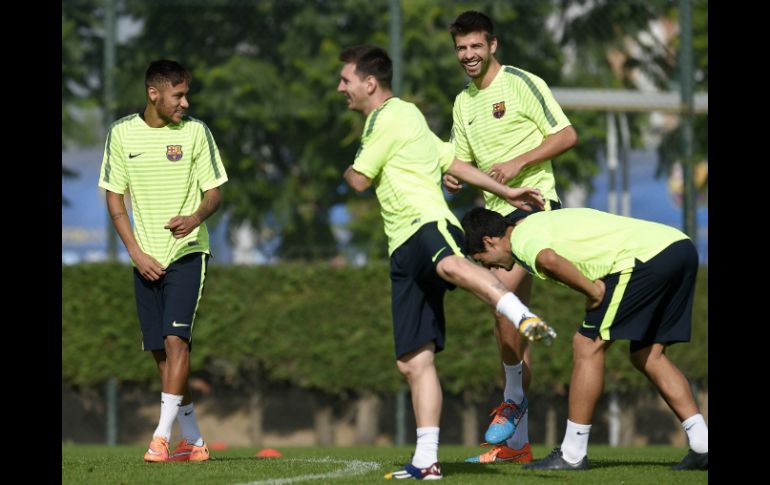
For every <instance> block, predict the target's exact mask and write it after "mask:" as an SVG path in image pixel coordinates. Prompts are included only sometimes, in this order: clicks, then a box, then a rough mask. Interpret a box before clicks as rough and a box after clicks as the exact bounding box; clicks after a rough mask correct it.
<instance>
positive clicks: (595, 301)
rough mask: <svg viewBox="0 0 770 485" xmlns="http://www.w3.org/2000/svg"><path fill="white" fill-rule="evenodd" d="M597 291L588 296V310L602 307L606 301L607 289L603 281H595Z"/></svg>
mask: <svg viewBox="0 0 770 485" xmlns="http://www.w3.org/2000/svg"><path fill="white" fill-rule="evenodd" d="M594 285H595V286H596V291H595V292H594V293H592V294H591V295H588V296H586V310H593V309H595V308H598V307H599V305H601V303H602V300H604V293H605V292H606V291H607V287H606V286H605V285H604V281H602V280H594Z"/></svg>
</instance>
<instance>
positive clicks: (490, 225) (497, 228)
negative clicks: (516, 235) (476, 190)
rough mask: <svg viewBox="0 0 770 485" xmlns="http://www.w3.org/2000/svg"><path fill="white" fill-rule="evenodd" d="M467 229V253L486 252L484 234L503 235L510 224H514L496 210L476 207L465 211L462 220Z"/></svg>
mask: <svg viewBox="0 0 770 485" xmlns="http://www.w3.org/2000/svg"><path fill="white" fill-rule="evenodd" d="M462 224H463V230H464V231H465V254H467V255H469V256H470V255H472V254H476V253H483V252H484V249H485V248H484V236H489V237H503V236H504V235H505V230H506V229H507V228H508V226H510V225H512V224H511V223H509V222H508V221H506V220H505V217H503V216H501V215H500V214H498V213H497V212H495V211H491V210H489V209H485V208H483V207H474V208H473V209H471V210H469V211H468V212H466V213H465V215H464V216H463V220H462Z"/></svg>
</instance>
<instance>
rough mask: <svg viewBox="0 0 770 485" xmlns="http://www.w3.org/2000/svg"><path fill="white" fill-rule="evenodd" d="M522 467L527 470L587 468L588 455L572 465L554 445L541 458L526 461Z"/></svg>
mask: <svg viewBox="0 0 770 485" xmlns="http://www.w3.org/2000/svg"><path fill="white" fill-rule="evenodd" d="M522 468H526V469H527V470H588V455H586V456H584V457H583V459H582V460H580V461H579V462H577V463H576V464H574V465H573V464H572V463H569V462H568V461H567V460H565V459H564V458H563V457H562V456H561V448H560V447H556V448H554V449H553V450H552V451H551V453H549V454H548V456H546V457H545V458H543V459H542V460H537V461H533V462H532V463H527V464H526V465H523V466H522Z"/></svg>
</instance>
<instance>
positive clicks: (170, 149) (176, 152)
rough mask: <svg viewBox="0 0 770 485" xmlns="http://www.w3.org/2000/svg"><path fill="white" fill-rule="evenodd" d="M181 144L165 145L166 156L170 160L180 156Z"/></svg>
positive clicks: (173, 160)
mask: <svg viewBox="0 0 770 485" xmlns="http://www.w3.org/2000/svg"><path fill="white" fill-rule="evenodd" d="M182 155H183V154H182V145H167V146H166V158H168V159H169V160H171V161H172V162H176V161H177V160H179V159H181V158H182Z"/></svg>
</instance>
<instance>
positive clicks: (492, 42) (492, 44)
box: [489, 37, 497, 55]
mask: <svg viewBox="0 0 770 485" xmlns="http://www.w3.org/2000/svg"><path fill="white" fill-rule="evenodd" d="M496 51H497V37H492V39H490V41H489V53H490V54H493V55H494V53H495V52H496Z"/></svg>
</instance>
